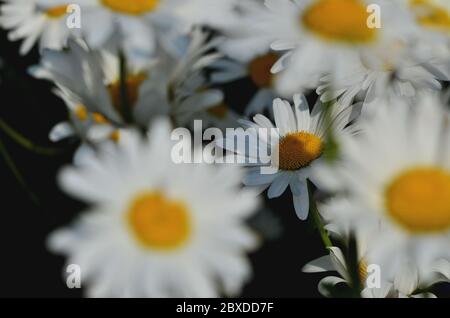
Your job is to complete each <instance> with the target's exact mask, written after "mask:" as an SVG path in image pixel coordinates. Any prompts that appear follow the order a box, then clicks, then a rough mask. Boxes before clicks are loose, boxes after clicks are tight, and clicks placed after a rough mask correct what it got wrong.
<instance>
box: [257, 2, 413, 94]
mask: <svg viewBox="0 0 450 318" xmlns="http://www.w3.org/2000/svg"><path fill="white" fill-rule="evenodd" d="M265 4H266V6H267V8H268V10H270V13H271V15H270V18H268V19H266V20H265V21H264V23H265V24H266V27H265V29H264V30H261V31H260V32H266V33H267V34H271V35H273V37H274V38H275V39H276V40H275V41H274V42H273V43H272V45H271V47H272V49H274V50H276V51H282V52H284V55H283V56H282V57H281V58H280V59H279V61H278V63H276V64H275V65H274V67H273V68H272V72H273V73H280V75H279V78H278V79H279V80H278V81H277V88H278V91H279V92H281V93H282V94H283V95H290V94H292V93H293V92H296V91H299V90H305V89H312V88H315V87H317V84H318V83H319V80H320V79H321V78H322V77H323V76H324V75H329V76H331V78H332V79H333V81H334V80H335V79H334V76H335V75H336V74H341V73H342V72H343V71H344V72H345V71H346V70H348V69H352V68H353V66H354V65H357V64H360V63H363V62H364V63H368V64H369V65H372V64H373V65H378V64H379V57H378V55H379V52H383V51H384V50H386V48H388V47H390V45H391V43H393V42H394V43H395V42H396V41H399V39H403V38H404V37H405V36H406V35H407V34H408V32H410V30H409V25H408V24H406V23H403V22H405V21H407V19H406V17H404V15H405V16H406V14H404V13H403V11H402V10H400V8H401V7H400V6H397V5H395V4H394V3H392V2H391V1H384V0H374V1H366V0H294V1H291V0H281V1H280V0H266V1H265ZM369 5H378V6H379V7H380V9H381V12H382V15H381V21H380V22H381V25H382V27H381V28H376V26H373V27H372V26H371V25H369V23H368V22H369V21H371V16H370V13H369V12H368V10H367V9H368V7H369ZM259 24H261V22H260V23H259Z"/></svg>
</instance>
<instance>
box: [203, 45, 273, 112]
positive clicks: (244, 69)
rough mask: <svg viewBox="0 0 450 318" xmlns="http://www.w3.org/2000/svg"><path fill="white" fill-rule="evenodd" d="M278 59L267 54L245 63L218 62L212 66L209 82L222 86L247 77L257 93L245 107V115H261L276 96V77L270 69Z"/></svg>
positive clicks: (224, 60) (225, 60)
mask: <svg viewBox="0 0 450 318" xmlns="http://www.w3.org/2000/svg"><path fill="white" fill-rule="evenodd" d="M278 58H279V56H278V54H276V53H273V52H267V53H264V54H262V55H256V56H253V57H252V58H251V59H250V60H246V61H234V60H231V59H222V60H219V61H217V62H216V63H214V64H213V65H212V69H213V73H212V75H211V81H212V83H220V84H223V83H229V82H232V81H235V80H238V79H242V78H245V77H248V78H249V79H250V80H251V82H252V83H253V84H254V86H255V87H256V89H257V91H256V93H255V95H254V96H253V98H252V99H251V101H250V102H249V103H248V105H247V106H246V108H245V115H247V116H248V115H251V114H256V113H262V112H264V110H265V109H266V108H268V107H269V106H270V105H271V104H272V101H273V100H274V98H275V97H276V95H277V94H276V92H275V90H274V83H275V76H276V75H275V74H272V72H271V69H272V67H273V65H274V64H275V63H276V62H277V60H278Z"/></svg>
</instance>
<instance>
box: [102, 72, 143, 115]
mask: <svg viewBox="0 0 450 318" xmlns="http://www.w3.org/2000/svg"><path fill="white" fill-rule="evenodd" d="M146 79H147V76H146V75H145V74H142V73H140V74H135V75H129V76H128V77H127V79H126V84H127V94H128V102H129V105H130V106H131V107H133V106H135V104H136V102H137V101H138V99H139V89H140V87H141V85H142V83H143V82H145V80H146ZM108 90H109V94H110V96H111V99H112V103H113V106H114V108H115V109H116V110H117V111H118V112H120V111H121V92H120V80H117V81H115V82H113V83H112V84H110V85H108Z"/></svg>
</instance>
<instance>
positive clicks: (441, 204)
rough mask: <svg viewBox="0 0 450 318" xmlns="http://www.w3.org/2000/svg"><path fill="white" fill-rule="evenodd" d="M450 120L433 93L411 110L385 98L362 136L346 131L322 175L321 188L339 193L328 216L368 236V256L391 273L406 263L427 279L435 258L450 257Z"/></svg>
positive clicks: (364, 125)
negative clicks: (334, 160)
mask: <svg viewBox="0 0 450 318" xmlns="http://www.w3.org/2000/svg"><path fill="white" fill-rule="evenodd" d="M448 118H449V117H448V112H447V110H444V108H443V105H442V103H441V101H440V98H439V97H437V96H435V95H431V94H424V95H420V97H419V98H418V99H417V100H416V103H415V105H414V107H411V106H410V105H408V103H407V102H406V101H404V100H402V99H400V98H397V99H395V100H391V101H389V102H388V103H386V104H381V103H380V104H379V105H378V111H377V112H376V113H375V115H374V117H373V118H371V119H367V118H365V119H364V120H361V121H359V122H358V127H359V129H360V133H359V134H358V135H357V136H351V135H348V136H345V135H342V138H341V140H340V146H341V147H340V149H341V151H342V155H341V159H340V160H339V162H337V163H335V164H334V166H333V169H329V168H326V169H325V170H323V171H321V172H318V174H317V176H318V178H317V182H318V183H319V184H320V186H321V187H322V188H327V186H329V188H330V189H331V190H334V191H336V190H337V191H338V193H339V196H338V197H336V198H335V199H334V200H333V202H331V203H330V204H328V205H327V206H326V207H325V209H322V211H323V213H325V214H326V216H327V218H328V219H329V220H330V221H331V222H332V223H334V224H343V226H345V227H350V229H352V230H353V231H357V232H358V233H360V234H361V235H364V237H365V238H366V241H367V244H368V246H369V247H368V251H369V255H368V257H369V258H370V260H371V261H373V262H374V263H377V264H380V266H382V268H384V270H385V271H386V275H387V276H388V277H389V276H390V277H394V276H395V275H396V274H397V273H399V272H400V271H402V269H403V267H404V266H405V264H409V263H411V264H413V265H414V266H416V267H417V270H418V273H419V275H421V276H424V277H426V276H427V275H429V274H430V273H429V272H430V268H431V266H432V264H433V263H434V262H435V261H437V260H438V259H442V258H443V259H447V260H448V259H450V253H449V248H448V247H449V242H450V201H449V198H450V166H449V162H450V160H449V159H450V148H449V146H448V145H449V141H450V134H449V130H448ZM324 167H325V166H323V167H322V168H324ZM319 170H320V169H319Z"/></svg>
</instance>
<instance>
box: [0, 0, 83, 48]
mask: <svg viewBox="0 0 450 318" xmlns="http://www.w3.org/2000/svg"><path fill="white" fill-rule="evenodd" d="M45 1H46V0H5V1H4V2H6V3H5V4H3V5H1V6H0V12H1V14H0V26H1V27H2V28H5V29H11V31H10V32H9V34H8V38H9V40H11V41H15V40H19V39H24V41H23V43H22V45H21V47H20V54H22V55H25V54H27V53H28V52H29V51H30V50H31V48H32V47H33V46H34V44H35V43H36V41H38V40H39V48H40V49H41V50H42V49H44V48H50V49H55V50H60V49H62V48H63V47H64V46H65V44H66V42H67V39H68V38H69V36H70V35H71V34H74V33H75V31H74V30H73V29H69V28H68V27H67V26H66V14H67V5H68V4H67V1H65V3H64V4H55V5H53V6H43V5H42V4H43V3H45Z"/></svg>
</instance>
